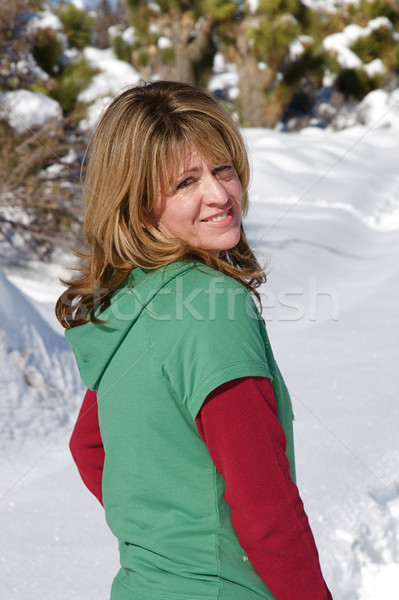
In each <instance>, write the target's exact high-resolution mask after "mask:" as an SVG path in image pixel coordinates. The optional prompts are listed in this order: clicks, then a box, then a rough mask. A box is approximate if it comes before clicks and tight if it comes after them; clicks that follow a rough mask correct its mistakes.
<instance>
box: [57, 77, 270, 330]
mask: <svg viewBox="0 0 399 600" xmlns="http://www.w3.org/2000/svg"><path fill="white" fill-rule="evenodd" d="M188 147H191V148H194V149H195V150H196V151H197V152H199V154H201V155H202V156H203V158H204V159H205V160H207V161H208V162H209V163H210V164H223V163H224V162H226V161H231V162H232V163H233V165H234V168H235V170H236V172H237V174H238V177H239V179H240V183H241V187H242V212H243V214H244V215H245V214H246V212H247V209H248V184H249V164H248V157H247V152H246V148H245V144H244V141H243V139H242V136H241V134H240V131H239V129H238V127H237V125H236V124H235V123H234V121H233V119H232V118H231V117H230V115H229V114H228V113H227V111H226V110H225V109H224V108H223V107H222V105H221V104H220V103H219V102H218V101H217V100H216V99H215V98H214V97H213V96H212V95H211V94H210V93H208V92H205V91H204V90H201V89H199V88H196V87H194V86H191V85H188V84H183V83H176V82H170V81H157V82H154V83H150V84H143V85H139V86H134V87H131V88H129V89H127V90H125V91H124V92H123V93H121V94H120V95H119V96H118V97H116V98H115V99H114V100H113V102H112V103H111V104H110V105H109V107H108V108H107V110H106V111H105V113H104V115H103V117H102V118H101V120H100V122H99V124H98V126H97V129H96V131H95V133H94V135H93V137H92V139H91V141H90V144H89V147H88V155H89V159H88V166H87V171H86V177H85V183H84V188H83V199H84V204H85V226H84V231H85V237H86V241H87V243H88V246H89V251H88V252H87V253H86V254H83V253H80V256H81V257H83V258H84V259H85V261H84V264H83V265H82V267H81V269H80V277H78V278H77V279H72V280H70V281H63V283H64V284H65V285H67V286H68V289H67V290H66V291H65V292H64V293H63V294H62V295H61V296H60V298H59V299H58V302H57V305H56V315H57V318H58V320H59V321H60V322H61V324H62V325H63V326H64V327H66V328H71V327H74V326H76V325H81V324H82V323H85V322H87V321H89V320H92V321H98V319H97V318H96V316H95V313H96V315H97V316H98V314H99V313H101V311H102V310H104V309H105V308H106V306H108V305H109V302H110V297H111V295H112V293H113V292H114V291H115V289H116V288H117V287H118V286H119V285H120V284H121V283H122V282H123V281H124V279H126V277H127V276H128V275H129V273H130V272H131V271H132V269H134V268H135V267H141V268H144V269H156V268H159V267H161V266H164V265H166V264H168V263H171V262H172V261H174V260H176V259H179V258H183V257H187V258H191V259H196V260H198V261H200V262H203V263H206V264H208V265H209V266H212V267H214V268H216V269H218V270H219V271H222V272H224V273H226V274H227V275H230V276H231V277H233V278H234V279H236V280H238V281H240V282H241V283H243V284H244V285H245V286H246V287H247V289H249V290H250V291H251V292H253V293H254V294H255V295H256V296H257V297H258V298H259V295H258V294H257V292H256V291H255V290H256V288H257V287H258V286H259V285H260V284H261V283H263V281H265V279H266V278H265V275H264V271H263V269H261V268H260V266H259V264H258V262H257V260H256V258H255V256H254V255H253V253H252V251H251V250H250V248H249V246H248V244H247V241H246V238H245V234H244V230H243V228H242V227H241V237H240V240H239V242H238V244H237V245H236V246H235V247H234V248H232V249H231V250H227V251H224V252H221V254H220V256H219V258H215V257H214V256H212V255H211V254H210V253H208V252H206V251H205V250H202V249H200V248H193V247H191V246H190V244H189V243H188V242H187V241H184V240H179V239H174V238H167V237H165V236H164V235H162V234H161V233H160V231H158V230H157V229H156V227H155V226H154V225H152V224H151V219H150V215H151V212H152V210H153V208H154V204H155V202H156V199H157V197H158V196H159V193H160V190H161V191H162V192H164V191H166V190H167V189H168V188H169V186H170V184H171V183H172V181H173V180H174V179H175V178H176V176H177V172H178V169H179V167H180V164H181V159H182V158H183V156H184V152H185V150H186V149H187V148H188Z"/></svg>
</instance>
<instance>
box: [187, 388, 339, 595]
mask: <svg viewBox="0 0 399 600" xmlns="http://www.w3.org/2000/svg"><path fill="white" fill-rule="evenodd" d="M196 423H197V428H198V431H199V433H200V435H201V437H202V439H203V440H204V442H205V443H206V445H207V447H208V450H209V453H210V455H211V458H212V460H213V462H214V464H215V466H216V468H217V470H218V471H219V473H220V474H221V475H222V476H223V478H224V479H225V482H226V490H225V500H226V502H227V503H228V504H229V506H230V509H231V520H232V525H233V527H234V529H235V530H236V532H237V535H238V539H239V542H240V545H241V547H242V548H243V549H244V551H245V552H246V553H247V556H248V559H249V560H250V562H251V564H252V566H253V567H254V569H255V570H256V572H257V573H258V575H259V576H260V577H261V579H262V580H263V581H264V583H265V584H266V585H267V587H268V588H269V589H270V591H271V592H272V593H273V594H274V595H275V596H276V598H277V599H278V600H331V594H330V592H329V590H328V589H327V586H326V584H325V582H324V579H323V575H322V573H321V569H320V564H319V558H318V553H317V549H316V545H315V542H314V539H313V535H312V532H311V530H310V526H309V522H308V518H307V516H306V514H305V511H304V508H303V504H302V501H301V499H300V497H299V493H298V488H297V487H296V485H295V484H294V483H293V481H292V479H291V477H290V470H289V462H288V459H287V458H286V455H285V446H286V440H285V435H284V432H283V429H282V427H281V425H280V423H279V421H278V419H277V407H276V402H275V399H274V394H273V388H272V385H271V381H270V380H269V379H265V378H255V377H254V378H252V377H251V378H245V379H237V380H234V381H231V382H229V383H227V384H225V385H223V386H220V387H219V388H217V389H216V390H215V391H214V392H212V394H210V395H209V396H208V398H207V400H206V402H205V404H204V405H203V407H202V409H201V411H200V413H199V415H198V417H197V420H196Z"/></svg>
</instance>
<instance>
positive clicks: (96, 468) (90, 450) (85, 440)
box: [69, 390, 105, 504]
mask: <svg viewBox="0 0 399 600" xmlns="http://www.w3.org/2000/svg"><path fill="white" fill-rule="evenodd" d="M69 448H70V450H71V453H72V456H73V459H74V461H75V463H76V466H77V467H78V470H79V474H80V476H81V478H82V480H83V482H84V484H85V485H86V486H87V487H88V489H89V490H90V491H91V492H92V493H93V494H94V495H95V497H96V498H97V500H98V501H99V502H101V504H102V503H103V501H102V485H101V484H102V475H103V466H104V457H105V454H104V447H103V443H102V439H101V433H100V426H99V424H98V407H97V395H96V393H95V392H92V391H91V390H87V392H86V395H85V397H84V400H83V404H82V407H81V409H80V412H79V415H78V419H77V421H76V424H75V428H74V430H73V432H72V437H71V441H70V442H69Z"/></svg>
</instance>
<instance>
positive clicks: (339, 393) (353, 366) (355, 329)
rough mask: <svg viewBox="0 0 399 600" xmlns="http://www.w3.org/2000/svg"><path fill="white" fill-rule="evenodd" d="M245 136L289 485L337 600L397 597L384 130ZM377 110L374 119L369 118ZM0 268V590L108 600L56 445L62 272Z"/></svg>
mask: <svg viewBox="0 0 399 600" xmlns="http://www.w3.org/2000/svg"><path fill="white" fill-rule="evenodd" d="M372 94H374V96H373V95H369V97H368V108H367V107H364V111H365V112H364V114H365V117H364V123H365V124H364V125H357V126H355V127H352V128H349V129H346V130H344V131H340V132H334V131H329V130H324V131H323V130H321V129H318V128H308V129H304V130H302V131H301V132H300V133H296V134H286V133H281V132H278V131H270V130H264V129H247V130H245V132H244V133H245V137H246V139H247V143H248V146H249V149H250V154H251V163H252V165H253V178H252V184H251V191H250V197H251V207H250V212H249V215H248V217H247V218H246V229H247V232H248V237H249V240H250V242H251V245H252V246H253V247H254V249H255V251H256V253H257V255H258V257H259V258H260V260H261V261H263V262H266V261H269V276H268V282H267V284H266V285H265V286H264V288H263V289H262V294H263V300H264V311H263V315H264V318H265V320H266V323H267V327H268V330H269V334H270V337H271V340H272V344H273V348H274V352H275V354H276V357H277V359H278V362H279V364H280V367H281V370H282V372H283V373H284V376H285V379H286V381H287V384H288V386H289V389H290V392H291V395H292V399H293V406H294V413H295V438H296V454H297V469H298V484H299V487H300V491H301V495H302V497H303V500H304V503H305V507H306V510H307V513H308V515H309V519H310V522H311V526H312V529H313V531H314V535H315V538H316V541H317V545H318V548H319V553H320V559H321V564H322V568H323V572H324V574H325V577H326V580H327V581H328V584H329V586H330V588H331V590H332V592H333V596H334V598H335V600H397V598H398V590H399V550H398V548H399V524H398V523H399V476H398V468H397V465H398V460H399V446H398V441H397V438H398V435H397V432H398V429H399V404H398V402H397V394H398V392H397V390H398V388H399V375H398V368H397V363H398V347H399V316H398V310H397V307H398V305H399V285H398V281H399V263H398V260H397V257H398V253H399V235H398V233H399V172H398V164H397V161H398V159H397V157H398V139H399V137H398V134H399V120H398V119H397V118H395V119H391V120H390V122H389V126H388V124H385V126H384V127H382V126H381V125H382V124H383V122H384V119H382V120H381V119H380V116H379V115H381V112H382V113H383V111H384V110H385V112H386V106H387V103H388V102H392V101H393V100H394V101H395V102H396V105H395V107H394V108H391V109H390V111H389V114H391V115H392V114H395V115H397V114H398V113H397V110H398V109H397V105H398V100H399V98H398V97H397V93H396V95H395V93H394V94H393V95H392V96H388V95H383V96H381V94H378V95H376V93H375V92H373V93H372ZM383 114H384V113H383ZM2 264H3V271H4V272H3V273H2V274H1V275H0V299H1V300H0V330H1V334H0V373H1V379H0V382H1V383H0V394H1V396H0V397H1V404H0V457H1V458H0V461H1V462H0V465H1V471H2V474H1V478H0V500H1V501H0V521H1V522H0V527H1V531H2V538H1V541H0V562H1V565H2V578H1V582H0V595H1V597H2V598H4V599H5V600H22V599H25V598H29V599H30V600H42V599H43V598H57V600H71V598H72V599H73V600H87V599H88V598H97V599H99V600H101V599H104V600H106V599H107V598H109V590H110V585H111V582H112V579H113V577H114V575H115V573H116V571H117V568H118V566H117V559H118V552H117V544H116V542H115V540H114V539H113V538H112V536H111V534H110V533H109V531H108V529H107V526H106V524H105V520H104V517H103V513H102V509H101V507H100V506H99V505H98V503H97V502H96V501H95V500H94V499H93V498H92V497H91V496H90V494H89V492H87V491H86V489H85V488H84V486H83V484H82V483H81V482H80V480H79V477H78V475H77V473H76V470H75V467H74V465H73V464H72V460H71V458H70V456H69V453H68V448H67V444H68V439H69V436H70V433H71V427H72V426H73V422H74V419H75V418H76V414H77V410H78V404H79V402H80V401H81V398H82V394H83V389H82V387H81V384H80V382H79V378H78V374H77V370H76V367H75V366H74V362H73V359H72V356H71V353H70V351H69V349H68V348H67V346H66V344H65V341H64V338H63V335H62V331H61V328H60V327H59V325H58V324H57V322H56V321H55V318H54V316H53V313H52V306H53V304H54V301H55V299H56V297H57V295H58V294H59V293H60V285H59V284H58V283H57V275H59V274H61V273H62V270H63V267H61V266H58V265H57V264H54V265H50V266H48V267H46V268H45V267H44V266H40V268H39V267H35V266H33V267H32V268H31V269H30V270H26V271H23V272H21V270H20V269H18V268H17V267H14V266H12V264H11V263H9V264H7V263H4V260H3V263H2Z"/></svg>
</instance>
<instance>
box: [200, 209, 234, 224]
mask: <svg viewBox="0 0 399 600" xmlns="http://www.w3.org/2000/svg"><path fill="white" fill-rule="evenodd" d="M229 213H230V208H229V209H228V210H226V212H224V213H223V214H222V215H217V216H216V217H211V218H210V219H203V221H204V223H219V222H220V221H224V219H225V218H226V217H227V216H228V214H229Z"/></svg>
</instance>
